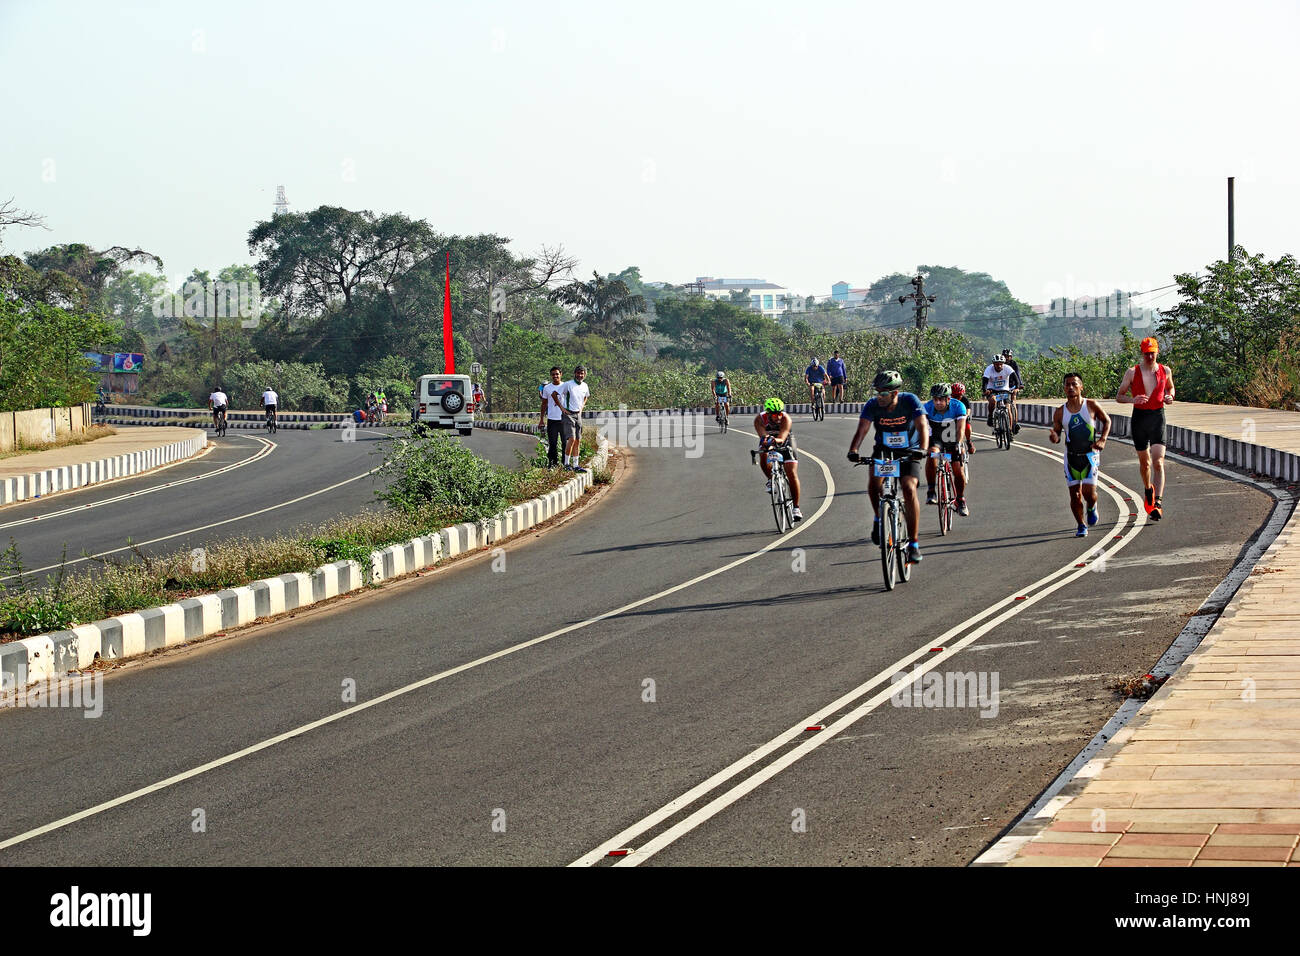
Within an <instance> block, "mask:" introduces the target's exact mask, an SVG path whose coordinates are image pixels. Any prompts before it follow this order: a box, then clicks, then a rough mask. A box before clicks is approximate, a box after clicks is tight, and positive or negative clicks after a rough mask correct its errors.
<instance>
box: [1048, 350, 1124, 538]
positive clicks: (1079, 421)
mask: <svg viewBox="0 0 1300 956" xmlns="http://www.w3.org/2000/svg"><path fill="white" fill-rule="evenodd" d="M1063 384H1064V385H1065V404H1064V405H1062V406H1061V407H1060V408H1058V409H1057V410H1056V411H1055V413H1053V415H1052V430H1051V431H1049V432H1048V433H1047V437H1048V438H1049V439H1051V442H1052V444H1053V445H1055V444H1057V443H1058V442H1059V441H1060V440H1061V433H1062V432H1064V433H1065V456H1064V457H1065V485H1066V489H1067V490H1068V491H1069V494H1070V511H1071V512H1073V514H1074V520H1075V521H1077V522H1078V523H1079V529H1078V530H1077V531H1075V533H1074V536H1075V537H1076V538H1086V537H1087V536H1088V526H1089V525H1094V524H1096V523H1097V471H1098V469H1099V468H1100V467H1101V450H1102V449H1103V448H1105V447H1106V437H1107V436H1108V435H1109V434H1110V416H1109V415H1107V414H1106V413H1105V412H1104V411H1102V408H1101V406H1100V405H1098V404H1097V403H1096V402H1094V401H1093V400H1092V399H1090V398H1084V397H1083V376H1082V375H1080V374H1079V373H1078V372H1066V373H1065V377H1064V379H1063ZM1099 427H1100V431H1101V434H1100V435H1098V428H1099ZM1084 502H1087V504H1088V515H1087V522H1088V523H1087V524H1084V513H1083V506H1084Z"/></svg>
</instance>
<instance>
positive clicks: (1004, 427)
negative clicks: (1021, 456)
mask: <svg viewBox="0 0 1300 956" xmlns="http://www.w3.org/2000/svg"><path fill="white" fill-rule="evenodd" d="M1010 401H1011V393H1010V392H998V393H997V405H996V406H995V407H994V409H993V440H994V441H995V442H997V446H998V447H999V448H1010V447H1011V411H1010V407H1011V406H1010V404H1009V402H1010Z"/></svg>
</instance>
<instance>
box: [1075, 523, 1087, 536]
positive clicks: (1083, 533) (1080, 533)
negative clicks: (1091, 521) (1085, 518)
mask: <svg viewBox="0 0 1300 956" xmlns="http://www.w3.org/2000/svg"><path fill="white" fill-rule="evenodd" d="M1074 536H1075V537H1076V538H1086V537H1088V528H1087V526H1085V525H1079V530H1078V531H1076V532H1075V533H1074Z"/></svg>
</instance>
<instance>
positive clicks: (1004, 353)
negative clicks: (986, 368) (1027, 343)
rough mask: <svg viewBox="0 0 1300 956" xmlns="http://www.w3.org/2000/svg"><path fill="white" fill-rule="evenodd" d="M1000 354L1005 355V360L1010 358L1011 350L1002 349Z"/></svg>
mask: <svg viewBox="0 0 1300 956" xmlns="http://www.w3.org/2000/svg"><path fill="white" fill-rule="evenodd" d="M1002 354H1003V355H1005V356H1006V357H1007V358H1011V349H1003V350H1002Z"/></svg>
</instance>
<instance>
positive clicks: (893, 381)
mask: <svg viewBox="0 0 1300 956" xmlns="http://www.w3.org/2000/svg"><path fill="white" fill-rule="evenodd" d="M871 387H872V388H874V389H875V390H876V391H877V392H892V391H894V389H898V388H902V387H903V376H901V375H899V374H898V373H897V372H895V371H894V370H893V369H885V371H883V372H881V373H880V374H878V375H877V376H876V377H875V378H874V379H872V380H871Z"/></svg>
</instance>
